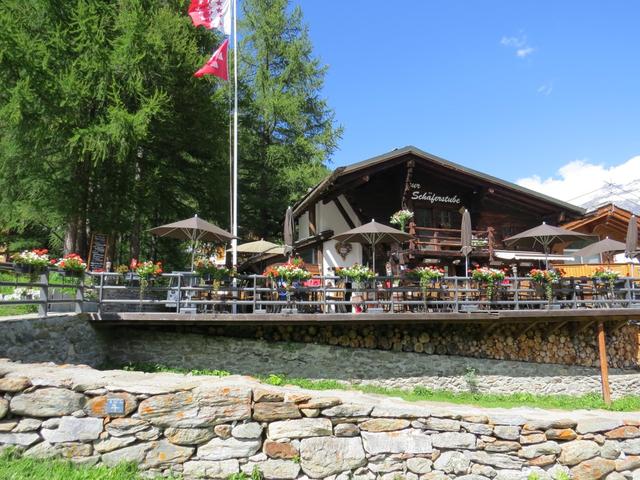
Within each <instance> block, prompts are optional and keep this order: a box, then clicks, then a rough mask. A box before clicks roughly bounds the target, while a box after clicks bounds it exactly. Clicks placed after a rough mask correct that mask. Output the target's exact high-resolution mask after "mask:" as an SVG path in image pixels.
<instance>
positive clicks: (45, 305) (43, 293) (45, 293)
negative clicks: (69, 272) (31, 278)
mask: <svg viewBox="0 0 640 480" xmlns="http://www.w3.org/2000/svg"><path fill="white" fill-rule="evenodd" d="M40 302H41V303H39V304H38V316H40V317H46V316H47V314H48V312H49V273H48V272H46V271H45V272H43V273H41V274H40Z"/></svg>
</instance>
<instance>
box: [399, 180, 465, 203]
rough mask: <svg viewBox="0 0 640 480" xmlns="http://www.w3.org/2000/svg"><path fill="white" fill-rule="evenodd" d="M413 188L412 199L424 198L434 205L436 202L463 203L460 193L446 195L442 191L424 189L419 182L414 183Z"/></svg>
mask: <svg viewBox="0 0 640 480" xmlns="http://www.w3.org/2000/svg"><path fill="white" fill-rule="evenodd" d="M411 189H412V191H411V200H422V201H424V202H429V203H431V204H432V205H433V204H434V203H448V204H450V205H459V204H460V203H461V200H460V197H459V196H458V195H446V194H442V193H434V192H428V191H424V190H422V186H421V185H420V184H419V183H412V184H411Z"/></svg>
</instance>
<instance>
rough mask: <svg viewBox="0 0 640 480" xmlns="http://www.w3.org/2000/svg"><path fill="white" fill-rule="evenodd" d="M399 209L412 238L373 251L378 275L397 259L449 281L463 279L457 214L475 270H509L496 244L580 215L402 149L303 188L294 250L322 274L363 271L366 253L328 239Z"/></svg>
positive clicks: (559, 204) (576, 209)
mask: <svg viewBox="0 0 640 480" xmlns="http://www.w3.org/2000/svg"><path fill="white" fill-rule="evenodd" d="M401 208H408V209H409V210H411V211H413V212H414V223H412V224H411V225H410V226H409V228H410V231H411V233H413V234H414V235H415V236H416V237H417V239H416V240H415V241H412V242H408V243H407V244H405V245H402V246H399V245H391V246H389V245H380V246H379V248H378V250H377V251H376V265H377V266H380V268H378V273H379V274H384V273H385V264H386V263H387V261H389V260H390V259H391V261H390V262H389V263H390V264H391V263H394V262H397V261H398V257H400V259H401V260H400V261H401V262H404V263H405V264H408V265H409V266H410V267H413V266H416V265H418V264H437V265H440V266H442V267H444V268H446V269H447V272H448V273H449V274H452V275H453V274H463V270H464V261H462V262H461V259H462V258H463V257H462V255H461V253H460V223H461V218H462V212H463V211H464V209H465V208H467V209H468V210H469V212H470V213H471V219H472V227H473V229H474V240H473V242H474V247H475V248H474V251H473V253H472V254H471V259H472V261H475V262H477V263H479V264H487V263H490V262H492V263H493V264H505V265H506V264H509V263H510V262H509V261H507V260H504V262H502V261H501V259H511V262H512V261H513V259H514V255H513V253H514V252H505V250H506V249H505V247H504V245H503V242H502V241H503V239H504V238H506V237H509V236H510V235H513V234H515V233H518V232H521V231H523V230H526V229H528V228H531V227H533V226H536V225H538V224H540V223H541V222H542V221H546V222H548V223H550V224H553V225H559V224H562V223H566V222H569V221H573V220H576V219H578V218H580V217H581V216H582V215H583V214H584V210H583V209H582V208H579V207H576V206H574V205H571V204H569V203H566V202H563V201H560V200H557V199H554V198H551V197H548V196H546V195H543V194H540V193H538V192H534V191H532V190H529V189H527V188H524V187H521V186H519V185H515V184H513V183H511V182H508V181H505V180H501V179H499V178H496V177H493V176H490V175H487V174H484V173H481V172H478V171H476V170H472V169H470V168H467V167H464V166H462V165H458V164H456V163H453V162H450V161H448V160H445V159H443V158H439V157H437V156H435V155H431V154H429V153H426V152H424V151H422V150H420V149H418V148H416V147H413V146H408V147H404V148H400V149H395V150H393V151H391V152H388V153H385V154H383V155H380V156H377V157H374V158H371V159H368V160H365V161H362V162H359V163H355V164H352V165H349V166H344V167H339V168H337V169H336V170H335V171H333V172H332V173H331V174H330V175H329V176H328V177H327V178H325V179H324V180H323V181H322V182H320V183H319V184H318V185H316V186H315V187H314V188H312V189H310V190H309V191H308V192H307V194H306V195H305V196H304V197H303V198H301V199H300V200H299V201H298V202H297V204H296V205H295V206H294V218H295V221H296V225H297V241H296V251H297V252H299V253H300V254H301V255H302V257H303V258H304V259H305V261H306V262H307V263H311V264H317V265H318V266H319V269H320V271H321V272H323V273H324V274H332V272H333V268H334V267H337V266H349V265H353V264H354V263H356V262H358V263H365V264H366V263H369V264H370V263H371V262H370V260H371V259H370V257H371V253H370V252H371V250H370V248H367V247H364V248H363V246H362V245H359V244H356V243H353V244H342V243H337V242H336V241H334V240H331V237H332V236H333V235H336V234H339V233H342V232H344V231H346V230H349V229H351V228H354V227H356V226H359V225H362V224H363V223H366V222H369V221H371V220H372V219H375V220H376V221H378V222H380V223H385V224H389V219H390V217H391V215H392V214H393V213H394V212H396V211H398V210H400V209H401ZM525 258H526V256H525ZM529 265H530V264H529Z"/></svg>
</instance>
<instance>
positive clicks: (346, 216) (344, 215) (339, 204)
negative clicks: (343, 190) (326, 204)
mask: <svg viewBox="0 0 640 480" xmlns="http://www.w3.org/2000/svg"><path fill="white" fill-rule="evenodd" d="M333 203H335V204H336V207H338V211H339V212H340V215H342V218H343V219H344V221H345V222H347V225H349V228H356V225H355V223H353V220H351V217H350V216H349V214H348V213H347V209H346V208H344V205H342V202H341V201H340V197H336V198H334V199H333Z"/></svg>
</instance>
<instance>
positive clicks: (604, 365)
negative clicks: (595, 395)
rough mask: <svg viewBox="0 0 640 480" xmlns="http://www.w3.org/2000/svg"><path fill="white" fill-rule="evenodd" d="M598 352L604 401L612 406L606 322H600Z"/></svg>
mask: <svg viewBox="0 0 640 480" xmlns="http://www.w3.org/2000/svg"><path fill="white" fill-rule="evenodd" d="M598 351H599V352H600V380H601V382H602V399H603V400H604V403H605V404H607V405H611V388H610V387H609V364H608V361H607V346H606V343H605V334H604V322H603V321H602V320H600V321H599V322H598Z"/></svg>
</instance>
